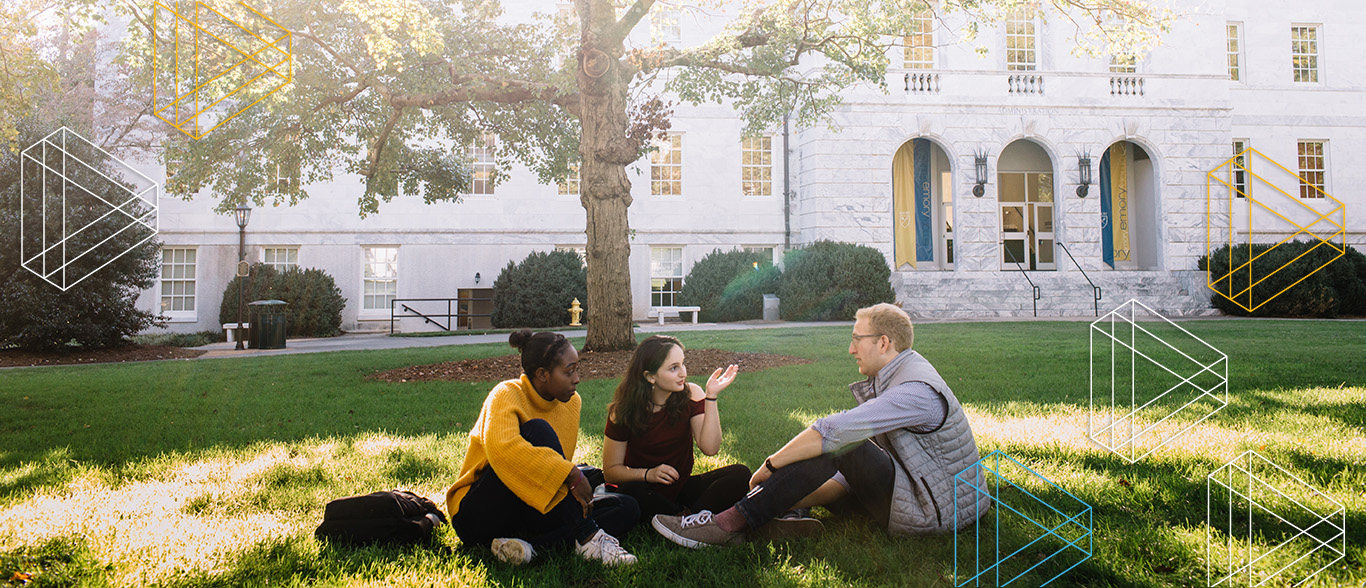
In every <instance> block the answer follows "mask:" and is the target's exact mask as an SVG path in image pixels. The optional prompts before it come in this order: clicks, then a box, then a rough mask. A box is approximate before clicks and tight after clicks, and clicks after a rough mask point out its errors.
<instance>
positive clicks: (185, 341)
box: [132, 321, 231, 347]
mask: <svg viewBox="0 0 1366 588" xmlns="http://www.w3.org/2000/svg"><path fill="white" fill-rule="evenodd" d="M230 322H231V321H230ZM224 340H225V338H224V336H223V331H197V332H194V333H149V334H146V335H135V336H134V337H133V338H132V341H133V342H134V343H137V344H138V345H169V346H171V347H200V346H203V345H208V344H210V343H220V342H222V341H224Z"/></svg>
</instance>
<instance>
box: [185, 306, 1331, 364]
mask: <svg viewBox="0 0 1366 588" xmlns="http://www.w3.org/2000/svg"><path fill="white" fill-rule="evenodd" d="M1207 319H1228V320H1262V319H1251V318H1242V317H1229V316H1209V317H1181V318H1179V319H1175V320H1176V322H1182V321H1189V320H1207ZM912 320H913V322H914V323H915V324H918V325H920V324H932V323H982V322H1039V321H1070V322H1091V321H1093V320H1095V318H1094V317H1084V316H1083V317H1073V316H1067V317H1037V318H1035V317H971V318H944V319H930V318H917V319H912ZM1269 320H1297V319H1269ZM1298 320H1338V321H1341V320H1344V319H1298ZM853 324H854V323H853V321H828V322H787V321H744V322H738V323H698V324H693V323H689V322H676V323H665V324H664V325H663V326H661V325H659V324H658V323H655V322H640V323H637V326H636V329H635V330H636V332H637V333H671V332H679V331H747V330H753V329H803V328H811V327H838V326H843V327H852V326H853ZM556 332H558V333H561V334H563V335H564V336H566V337H571V338H572V337H583V336H584V335H585V333H586V332H587V331H585V330H584V329H564V330H557V331H556ZM507 340H508V333H494V334H490V335H447V336H441V337H390V336H389V334H388V333H351V334H346V335H342V336H340V337H327V338H322V339H290V340H289V341H288V342H286V345H287V347H286V348H285V349H243V350H242V351H237V350H236V349H235V347H236V343H212V344H209V345H205V346H203V347H196V349H205V350H207V351H208V353H205V354H204V355H202V356H200V359H213V358H219V357H257V356H264V355H288V354H292V353H320V352H324V351H350V350H365V349H405V348H409V347H441V346H445V345H474V344H478V343H504V344H506V343H507Z"/></svg>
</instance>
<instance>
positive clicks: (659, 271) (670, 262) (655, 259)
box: [650, 247, 683, 306]
mask: <svg viewBox="0 0 1366 588" xmlns="http://www.w3.org/2000/svg"><path fill="white" fill-rule="evenodd" d="M682 290H683V248H682V247H651V248H650V306H677V305H678V293H679V292H681V291H682Z"/></svg>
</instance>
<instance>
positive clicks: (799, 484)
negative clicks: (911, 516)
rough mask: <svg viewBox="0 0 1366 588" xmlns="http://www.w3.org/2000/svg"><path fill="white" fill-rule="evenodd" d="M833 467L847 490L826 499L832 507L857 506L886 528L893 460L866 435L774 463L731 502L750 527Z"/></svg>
mask: <svg viewBox="0 0 1366 588" xmlns="http://www.w3.org/2000/svg"><path fill="white" fill-rule="evenodd" d="M837 471H838V472H840V473H841V474H844V480H845V481H846V482H848V483H849V495H848V496H846V497H845V498H844V499H842V500H840V501H838V502H837V503H835V504H832V505H830V506H832V507H834V508H833V509H832V510H851V509H853V508H854V507H857V510H862V511H863V512H865V513H867V514H868V516H871V517H872V518H873V520H874V521H876V522H877V523H878V524H879V525H881V527H882V528H883V529H886V528H887V520H888V517H889V516H890V515H891V512H892V489H893V488H892V487H893V486H894V485H895V484H896V466H895V465H893V464H892V457H891V456H890V455H887V452H886V451H883V449H882V448H881V447H878V446H877V445H876V444H874V443H873V442H872V441H864V442H863V443H860V444H858V445H856V446H854V448H853V449H851V450H849V451H846V452H843V453H839V454H830V453H826V454H822V455H819V456H816V457H813V458H811V459H808V460H805V461H799V462H796V463H791V464H788V465H786V466H783V467H781V468H778V471H776V472H773V475H771V476H769V477H768V479H767V480H764V482H763V483H762V484H759V485H758V486H755V487H754V490H753V491H751V492H750V493H749V496H747V497H746V498H745V499H744V500H741V501H740V502H739V503H737V504H736V505H735V508H736V509H737V510H739V511H740V514H741V515H744V517H745V522H747V523H749V527H750V528H751V529H757V528H759V527H761V526H763V524H764V523H767V522H768V521H769V519H772V518H773V517H776V516H778V515H780V514H782V513H783V512H785V511H787V510H788V509H790V508H792V507H793V506H795V505H796V504H797V503H798V502H801V500H802V499H803V498H806V495H808V494H810V493H812V492H815V491H816V489H817V488H820V487H821V486H822V485H823V484H825V483H826V482H827V481H829V480H830V478H831V477H833V476H834V475H835V472H837ZM850 499H852V500H850Z"/></svg>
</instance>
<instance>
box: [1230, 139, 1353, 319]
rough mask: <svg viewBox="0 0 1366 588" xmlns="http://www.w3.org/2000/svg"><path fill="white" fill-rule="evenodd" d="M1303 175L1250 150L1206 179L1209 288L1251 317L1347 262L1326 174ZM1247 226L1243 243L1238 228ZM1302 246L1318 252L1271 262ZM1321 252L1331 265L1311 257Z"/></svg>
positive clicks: (1342, 212)
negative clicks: (1223, 250) (1281, 250)
mask: <svg viewBox="0 0 1366 588" xmlns="http://www.w3.org/2000/svg"><path fill="white" fill-rule="evenodd" d="M1313 157H1314V156H1313V155H1312V154H1309V155H1305V154H1302V155H1301V160H1302V161H1301V162H1300V164H1301V165H1300V167H1301V168H1310V169H1312V168H1314V167H1315V165H1316V164H1315V163H1314V159H1313ZM1320 161H1321V156H1320ZM1305 175H1306V176H1307V177H1302V176H1301V175H1300V174H1297V173H1295V172H1292V171H1290V170H1289V169H1287V168H1286V167H1285V166H1283V165H1281V164H1279V163H1276V162H1275V161H1274V160H1272V159H1271V158H1269V157H1267V156H1265V155H1263V154H1262V153H1260V152H1258V151H1257V150H1255V149H1251V148H1248V149H1245V150H1244V151H1243V152H1241V153H1239V154H1237V155H1234V156H1233V157H1232V158H1230V159H1229V160H1228V161H1225V162H1224V163H1222V164H1220V165H1219V167H1217V168H1215V169H1213V170H1211V171H1210V172H1209V173H1207V174H1205V222H1206V225H1205V228H1206V232H1205V254H1206V256H1208V257H1209V261H1208V264H1207V265H1206V269H1205V284H1206V285H1207V286H1208V287H1209V288H1210V289H1211V290H1213V291H1214V292H1215V293H1217V294H1219V295H1220V296H1223V297H1224V298H1227V299H1229V300H1230V301H1232V302H1233V303H1234V304H1237V305H1238V306H1239V307H1241V308H1243V309H1244V310H1246V311H1248V312H1252V311H1255V310H1257V309H1258V308H1260V307H1261V306H1262V305H1264V304H1266V303H1267V302H1270V301H1271V299H1273V298H1275V297H1277V296H1280V295H1281V294H1283V293H1285V292H1286V291H1287V290H1289V289H1291V288H1293V287H1295V286H1296V285H1297V284H1299V283H1300V282H1302V281H1304V279H1305V278H1308V277H1309V276H1311V275H1313V274H1314V272H1317V271H1319V270H1321V269H1323V268H1324V267H1327V265H1328V264H1329V263H1332V262H1333V261H1336V260H1337V259H1338V258H1340V257H1342V256H1343V255H1345V254H1346V247H1347V245H1346V237H1345V234H1346V231H1347V219H1346V207H1345V206H1344V205H1343V203H1342V201H1340V200H1338V199H1336V198H1333V197H1332V196H1331V195H1329V194H1328V193H1327V192H1325V191H1324V190H1323V188H1322V184H1323V176H1324V173H1323V172H1322V171H1321V170H1320V171H1310V172H1306V174H1305ZM1292 186H1293V187H1292ZM1244 223H1246V226H1247V230H1246V232H1245V235H1242V236H1240V235H1238V234H1237V231H1236V230H1235V227H1238V226H1243V224H1244ZM1258 227H1259V228H1260V229H1259V230H1260V231H1261V233H1262V237H1263V238H1261V239H1258V230H1257V229H1256V228H1258ZM1283 235H1284V236H1283ZM1299 238H1305V239H1307V240H1309V241H1310V242H1311V243H1313V246H1312V247H1310V248H1309V249H1308V250H1306V251H1305V252H1304V253H1301V254H1300V255H1298V256H1296V257H1295V258H1294V259H1291V260H1290V261H1286V262H1283V263H1279V264H1278V263H1275V262H1274V261H1273V260H1274V259H1275V258H1276V256H1275V255H1273V251H1275V250H1276V248H1278V247H1280V246H1282V245H1284V244H1286V243H1289V242H1291V241H1294V240H1297V239H1299ZM1334 239H1337V240H1338V242H1336V243H1335V242H1333V240H1334ZM1221 245H1228V252H1227V259H1226V260H1222V259H1221V260H1215V259H1214V258H1213V256H1214V251H1215V250H1216V249H1218V248H1219V247H1220V246H1221ZM1320 247H1326V248H1327V252H1328V254H1329V255H1331V256H1332V257H1331V259H1328V260H1326V261H1324V260H1323V259H1322V255H1321V254H1322V251H1320V253H1319V254H1314V252H1315V251H1319V248H1320ZM1311 254H1313V255H1311ZM1216 261H1218V262H1224V261H1226V262H1227V268H1228V269H1227V271H1219V272H1215V271H1213V270H1212V268H1213V267H1214V266H1215V265H1216ZM1216 273H1217V274H1219V275H1214V274H1216Z"/></svg>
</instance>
